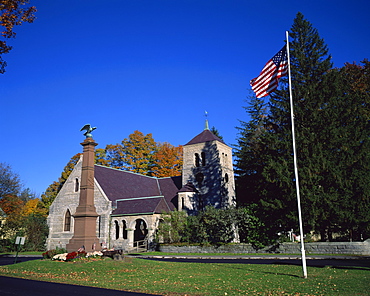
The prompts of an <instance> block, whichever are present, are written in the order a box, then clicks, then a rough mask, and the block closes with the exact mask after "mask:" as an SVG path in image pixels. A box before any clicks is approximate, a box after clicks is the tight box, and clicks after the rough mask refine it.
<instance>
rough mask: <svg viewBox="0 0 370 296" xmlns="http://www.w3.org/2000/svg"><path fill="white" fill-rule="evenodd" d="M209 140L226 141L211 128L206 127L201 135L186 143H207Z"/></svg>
mask: <svg viewBox="0 0 370 296" xmlns="http://www.w3.org/2000/svg"><path fill="white" fill-rule="evenodd" d="M209 141H220V142H221V143H224V141H222V140H221V139H220V138H219V137H217V136H216V135H215V134H213V133H212V132H211V131H210V130H209V129H205V130H203V131H202V132H201V133H200V134H199V135H197V136H195V137H194V138H193V139H192V140H190V142H188V143H187V144H185V146H186V145H192V144H198V143H205V142H209Z"/></svg>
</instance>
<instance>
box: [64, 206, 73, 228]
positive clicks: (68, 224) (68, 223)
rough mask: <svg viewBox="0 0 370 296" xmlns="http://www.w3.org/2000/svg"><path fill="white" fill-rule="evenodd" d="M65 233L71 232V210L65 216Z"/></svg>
mask: <svg viewBox="0 0 370 296" xmlns="http://www.w3.org/2000/svg"><path fill="white" fill-rule="evenodd" d="M64 231H71V212H70V211H69V210H67V212H66V214H65V215H64Z"/></svg>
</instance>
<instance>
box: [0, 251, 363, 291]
mask: <svg viewBox="0 0 370 296" xmlns="http://www.w3.org/2000/svg"><path fill="white" fill-rule="evenodd" d="M307 270H308V278H307V279H303V278H302V268H301V267H300V266H292V265H265V264H261V265H254V264H226V263H222V264H211V263H173V262H160V261H149V260H143V259H137V258H127V259H126V260H125V261H113V260H111V259H97V260H95V261H77V262H56V261H51V260H33V261H28V262H23V263H18V264H15V265H7V266H0V275H4V276H13V277H21V278H27V279H34V280H42V281H53V282H59V283H69V284H75V285H86V286H93V287H101V288H108V289H117V290H126V291H140V292H144V293H152V294H158V295H296V296H297V295H340V296H345V295H351V296H353V295H370V290H369V280H370V269H369V268H366V267H356V268H353V267H340V268H339V267H337V268H331V267H324V268H318V267H308V269H307Z"/></svg>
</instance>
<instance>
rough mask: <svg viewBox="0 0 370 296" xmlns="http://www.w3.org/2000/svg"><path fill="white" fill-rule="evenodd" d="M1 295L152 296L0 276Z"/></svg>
mask: <svg viewBox="0 0 370 296" xmlns="http://www.w3.org/2000/svg"><path fill="white" fill-rule="evenodd" d="M0 295H1V296H8V295H12V296H25V295H27V296H48V295H53V296H66V295H79V296H85V295H86V296H149V295H150V294H142V293H133V292H125V291H117V290H108V289H101V288H92V287H84V286H74V285H67V284H57V283H48V282H40V281H33V280H25V279H18V278H12V277H4V276H0Z"/></svg>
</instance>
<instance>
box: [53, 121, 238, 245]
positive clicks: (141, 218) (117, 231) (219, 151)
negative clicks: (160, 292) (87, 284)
mask: <svg viewBox="0 0 370 296" xmlns="http://www.w3.org/2000/svg"><path fill="white" fill-rule="evenodd" d="M92 141H93V140H92ZM94 145H97V144H96V143H94ZM92 152H93V151H92ZM84 156H85V153H84V155H83V156H81V158H80V160H79V161H78V163H77V164H76V166H75V167H74V169H73V171H72V173H71V174H70V176H69V177H68V179H67V181H66V182H65V184H64V185H63V187H62V189H61V190H60V192H59V193H58V195H57V197H56V198H55V200H54V202H53V203H52V205H51V206H50V212H49V216H48V220H47V222H48V225H49V237H48V239H47V249H48V250H50V249H54V248H56V247H63V248H66V247H67V246H68V244H69V242H70V241H71V239H72V237H74V231H75V225H74V224H75V220H76V219H77V217H78V215H77V214H76V209H77V208H78V206H79V200H80V193H81V194H82V183H81V178H82V172H83V168H82V167H83V157H84ZM91 167H92V170H93V178H92V179H93V181H91V183H92V189H91V190H92V192H93V193H91V195H93V198H92V199H93V204H94V205H93V206H95V209H94V211H96V215H95V216H94V217H93V219H96V237H97V239H98V242H99V244H100V246H99V245H98V246H96V249H97V250H99V249H101V248H108V249H111V248H115V249H128V248H129V247H132V246H133V245H134V243H135V242H137V241H141V240H144V239H147V240H148V241H149V242H151V241H153V239H154V237H155V233H156V229H157V227H158V225H159V223H160V221H161V214H163V213H165V212H169V211H174V210H179V211H186V212H187V213H188V214H189V215H192V214H196V213H197V212H198V211H201V210H202V209H204V208H205V207H206V206H208V205H210V206H213V207H216V208H224V207H228V206H232V205H235V183H234V172H233V164H232V150H231V147H229V146H228V145H226V144H225V143H224V142H223V141H222V140H221V139H220V138H218V137H217V136H216V135H214V134H213V133H212V132H211V131H210V130H209V128H208V122H207V121H206V126H205V129H204V130H203V131H202V132H201V133H200V134H199V135H197V136H196V137H194V138H193V139H192V140H190V141H189V142H188V143H187V144H186V145H184V146H183V168H182V176H177V177H168V178H155V177H149V176H145V175H140V174H136V173H132V172H129V171H122V170H117V169H113V168H109V167H104V166H100V165H91ZM82 182H84V181H83V180H82ZM93 224H95V220H94V222H93ZM94 228H95V226H94ZM94 235H95V234H94ZM94 245H95V243H94Z"/></svg>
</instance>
